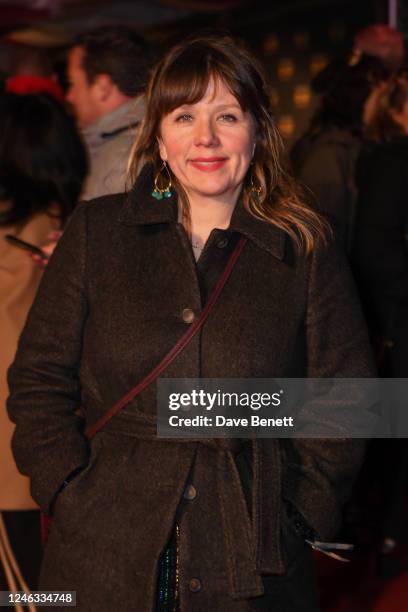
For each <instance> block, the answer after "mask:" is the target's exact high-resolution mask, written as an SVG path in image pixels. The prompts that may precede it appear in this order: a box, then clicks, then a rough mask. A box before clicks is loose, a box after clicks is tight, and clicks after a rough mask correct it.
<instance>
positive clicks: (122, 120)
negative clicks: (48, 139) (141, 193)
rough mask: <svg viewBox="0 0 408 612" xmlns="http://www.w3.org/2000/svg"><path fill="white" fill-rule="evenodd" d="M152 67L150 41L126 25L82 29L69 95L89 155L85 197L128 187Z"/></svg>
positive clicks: (71, 68) (71, 60)
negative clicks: (137, 131) (132, 154)
mask: <svg viewBox="0 0 408 612" xmlns="http://www.w3.org/2000/svg"><path fill="white" fill-rule="evenodd" d="M149 66H150V56H149V50H148V47H147V45H146V43H145V42H144V41H143V40H142V39H141V38H140V37H139V36H138V35H137V34H135V32H134V31H133V30H130V29H128V28H125V27H123V26H103V27H101V28H98V29H97V30H94V31H91V32H88V33H85V34H81V35H80V36H79V37H78V38H77V39H76V41H75V43H74V46H73V47H72V48H71V50H70V52H69V57H68V67H67V74H68V91H67V100H68V102H70V103H71V105H72V106H73V109H74V111H75V115H76V118H77V123H78V126H79V127H80V129H81V130H82V133H83V136H84V139H85V142H86V145H87V147H88V152H89V158H90V160H89V161H90V173H89V176H88V179H87V181H86V184H85V187H84V191H83V194H82V197H83V199H85V200H89V199H92V198H95V197H98V196H101V195H105V194H110V193H119V192H122V191H124V190H125V187H126V171H127V161H128V157H129V153H130V149H131V147H132V144H133V142H134V139H135V133H136V129H137V126H138V125H139V123H140V121H141V119H142V118H143V112H144V101H143V90H144V86H145V82H146V77H147V74H148V70H149Z"/></svg>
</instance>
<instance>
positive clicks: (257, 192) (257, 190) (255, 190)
mask: <svg viewBox="0 0 408 612" xmlns="http://www.w3.org/2000/svg"><path fill="white" fill-rule="evenodd" d="M261 193H262V187H261V185H258V187H257V186H256V185H255V183H254V177H253V176H252V174H251V197H252V198H254V200H257V199H258V198H259V196H260V194H261Z"/></svg>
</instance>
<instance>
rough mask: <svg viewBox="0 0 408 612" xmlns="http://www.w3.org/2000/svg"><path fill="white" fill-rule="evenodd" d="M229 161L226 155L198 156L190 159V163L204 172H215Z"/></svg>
mask: <svg viewBox="0 0 408 612" xmlns="http://www.w3.org/2000/svg"><path fill="white" fill-rule="evenodd" d="M226 162H227V158H226V157H202V158H201V157H197V158H195V159H190V164H191V165H192V166H193V167H194V168H197V170H201V171H202V172H215V170H219V169H220V168H222V166H224V164H225V163H226Z"/></svg>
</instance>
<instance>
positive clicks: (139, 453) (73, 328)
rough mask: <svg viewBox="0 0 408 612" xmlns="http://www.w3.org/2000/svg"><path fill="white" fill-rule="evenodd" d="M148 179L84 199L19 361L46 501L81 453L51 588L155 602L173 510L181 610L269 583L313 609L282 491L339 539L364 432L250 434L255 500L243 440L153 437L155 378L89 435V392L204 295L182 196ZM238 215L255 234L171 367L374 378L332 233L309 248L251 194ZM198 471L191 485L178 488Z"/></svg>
mask: <svg viewBox="0 0 408 612" xmlns="http://www.w3.org/2000/svg"><path fill="white" fill-rule="evenodd" d="M151 190H152V177H151V175H150V173H149V171H148V170H147V169H145V170H144V171H142V173H141V176H140V177H139V179H138V182H137V184H136V185H135V187H134V188H133V190H132V191H131V192H130V193H129V194H128V195H124V194H122V195H114V196H106V197H103V198H99V199H98V200H94V201H91V202H89V203H85V204H82V205H80V206H79V207H78V208H77V210H76V211H75V213H74V214H73V217H72V219H71V221H70V223H69V225H68V227H67V229H66V231H65V232H64V235H63V237H62V239H61V241H60V243H59V245H58V247H57V249H56V251H55V253H54V255H53V257H52V260H51V262H50V264H49V266H48V267H47V269H46V271H45V274H44V278H43V281H42V284H41V286H40V290H39V293H38V295H37V298H36V300H35V303H34V305H33V308H32V310H31V312H30V315H29V318H28V322H27V325H26V327H25V330H24V332H23V334H22V337H21V341H20V344H19V348H18V352H17V356H16V359H15V362H14V364H13V366H12V367H11V370H10V373H9V383H10V389H11V395H10V398H9V402H8V409H9V415H10V418H11V419H12V420H13V421H14V422H15V423H16V430H15V436H14V439H13V449H14V453H15V458H16V461H17V464H18V466H19V469H20V470H21V472H22V473H24V474H27V475H28V476H29V477H30V478H31V487H32V495H33V497H34V499H35V500H36V501H37V502H38V503H39V505H40V506H41V507H42V508H43V509H44V510H48V509H49V507H50V504H51V501H52V500H53V497H54V496H55V493H56V491H58V489H59V487H60V485H61V483H62V482H63V481H64V479H65V478H66V476H67V474H69V473H70V472H72V471H73V470H75V469H76V468H77V467H79V466H85V467H84V469H83V470H82V472H80V474H79V475H78V476H76V477H75V478H74V479H73V480H72V481H71V482H70V484H68V486H67V487H66V488H65V489H64V490H63V491H62V492H61V493H60V495H59V496H58V497H57V499H56V502H55V505H54V525H53V527H52V530H51V534H50V537H49V540H48V543H47V546H46V549H45V554H44V562H43V567H42V575H41V583H40V588H42V589H50V590H51V589H52V590H55V589H60V590H76V591H77V601H78V603H77V607H78V609H79V610H81V611H94V610H99V611H101V612H110V611H112V610H135V611H137V612H139V611H140V612H145V611H146V612H151V611H152V610H154V607H155V596H156V581H157V574H158V561H159V558H160V555H161V554H162V552H163V550H164V549H165V547H166V543H167V541H168V538H169V536H170V534H171V532H172V529H173V526H174V523H175V520H177V522H178V524H179V526H180V556H179V563H180V605H181V611H182V612H187V611H190V610H194V612H201V611H202V612H204V611H206V612H207V611H208V610H212V611H213V610H214V611H217V610H220V611H221V610H222V611H223V612H224V611H226V612H232V611H234V612H236V611H238V612H240V611H247V610H251V609H253V607H252V606H254V607H255V609H256V602H257V601H259V602H261V603H262V596H263V593H264V592H267V591H268V589H269V592H271V593H274V594H275V595H274V600H275V601H276V602H280V603H276V607H273V608H272V607H264V606H261V605H260V606H259V607H263V609H269V610H272V609H273V610H276V611H279V612H283V611H285V612H286V611H287V612H289V611H290V612H296V611H297V610H310V609H311V608H310V607H302V606H301V605H300V606H299V607H296V608H295V607H293V606H292V605H291V604H290V603H289V602H287V601H286V600H285V596H283V597H282V593H284V592H285V589H286V592H289V591H292V592H294V591H296V590H297V589H299V584H300V583H298V584H294V583H293V582H291V579H292V578H293V576H292V573H291V572H292V565H293V561H294V558H295V557H299V555H300V556H301V554H304V552H305V551H304V548H305V545H304V543H303V541H302V540H301V539H300V538H299V537H298V536H296V535H294V533H293V532H290V526H289V527H288V524H287V521H286V519H285V517H284V516H282V515H283V502H282V500H283V499H284V498H285V499H286V500H288V501H289V502H290V503H291V504H292V505H293V506H294V507H295V508H296V509H297V510H298V511H299V512H300V513H301V514H302V515H303V517H304V519H305V520H306V521H307V523H308V524H309V526H311V527H312V528H313V529H314V530H315V531H316V532H317V534H318V535H319V537H320V538H322V539H328V538H330V537H331V536H333V535H334V533H335V531H336V529H337V527H338V525H339V522H340V516H341V506H342V504H343V502H344V500H345V499H346V498H347V495H348V492H349V490H350V487H351V484H352V482H353V479H354V477H355V475H356V470H357V469H358V466H359V464H360V461H361V457H362V452H363V448H362V444H361V443H360V441H358V440H326V441H323V440H312V439H302V440H301V439H296V440H295V439H293V440H291V441H288V440H285V441H282V440H271V439H268V440H258V441H256V442H251V443H250V444H251V445H252V449H251V453H252V455H251V456H252V465H251V468H250V470H249V476H248V479H249V483H250V485H251V486H252V502H251V508H250V511H248V507H247V505H246V504H245V496H244V494H243V482H242V478H241V477H240V476H239V474H238V471H237V468H236V461H235V455H236V454H237V453H238V452H239V449H238V451H237V448H236V446H237V444H238V446H239V441H233V442H234V443H232V442H231V444H230V443H229V442H228V440H227V441H216V440H215V441H207V442H205V443H204V442H197V441H189V440H180V441H178V440H163V439H157V438H156V437H155V435H154V423H155V410H156V387H155V385H151V386H150V387H149V388H148V389H146V390H145V391H144V392H143V393H142V395H141V396H139V398H137V400H135V401H134V402H133V403H131V404H130V405H128V406H127V407H126V408H125V409H123V410H122V412H121V413H120V414H119V415H117V416H116V417H115V418H114V419H113V420H112V421H111V422H110V423H109V424H108V425H107V426H106V427H105V429H104V430H103V431H102V432H100V433H99V434H97V435H96V437H95V438H94V439H93V440H92V442H91V444H90V445H89V444H88V443H87V441H86V439H85V437H84V435H83V433H82V420H81V418H80V417H79V416H78V414H77V409H78V407H79V406H81V407H82V409H83V412H84V414H85V419H86V421H87V423H88V424H90V423H92V422H94V421H95V420H96V419H97V418H98V417H99V416H100V415H101V414H102V413H104V412H105V411H106V410H107V409H108V408H109V407H110V406H111V405H112V404H113V403H114V402H115V401H117V400H118V399H119V398H120V397H121V396H122V395H124V394H125V393H126V392H127V391H128V390H129V389H130V388H132V387H133V386H134V385H135V384H136V382H138V380H140V379H141V378H142V377H143V376H144V375H146V374H147V373H148V372H149V371H150V370H151V369H153V367H154V366H155V365H156V364H157V363H158V362H159V360H160V359H161V358H162V357H163V355H164V354H165V353H166V352H167V351H169V350H170V348H171V347H172V346H173V345H174V344H175V343H176V342H177V340H178V339H179V338H180V336H181V335H182V334H183V332H184V331H185V330H186V328H187V326H188V325H189V322H186V321H184V320H183V316H182V313H183V310H184V309H186V308H189V309H191V310H193V312H194V313H195V314H198V313H199V312H200V311H201V308H202V304H201V299H200V288H199V284H198V280H197V270H196V263H195V260H194V257H193V253H192V250H191V246H190V243H189V240H188V237H187V234H186V233H185V231H184V229H183V227H182V226H181V225H180V224H179V223H178V222H177V203H176V197H175V196H173V197H171V198H169V199H166V200H163V201H161V202H157V201H156V200H154V198H152V197H151ZM230 230H233V231H234V232H237V233H238V234H241V235H244V236H246V237H247V239H248V242H247V244H246V245H245V247H244V250H243V252H242V254H241V256H240V258H239V260H238V262H237V264H236V267H235V268H234V270H233V272H232V275H231V277H230V278H229V280H228V282H227V284H226V286H225V287H224V290H223V293H222V295H221V297H220V299H219V302H218V303H217V305H216V306H215V308H214V310H213V311H212V312H211V314H210V317H209V319H208V320H207V322H206V323H205V325H204V327H203V329H202V330H201V332H200V333H199V334H198V335H197V336H195V337H194V339H193V340H192V341H191V342H190V344H189V345H188V346H187V348H186V349H185V350H184V352H183V353H181V354H180V355H179V356H178V357H177V359H176V360H175V361H174V362H173V363H172V364H171V365H170V367H169V368H168V370H167V371H166V374H165V375H166V376H168V377H176V378H182V377H194V378H197V377H204V378H217V377H218V378H223V377H225V378H235V377H242V378H258V377H259V378H269V377H279V378H284V377H302V376H312V377H350V378H351V377H366V376H370V375H371V374H372V361H371V354H370V352H369V349H368V341H367V336H366V330H365V325H364V321H363V319H362V316H361V313H360V308H359V305H358V302H357V301H356V297H355V293H354V287H353V284H352V281H351V278H350V275H349V272H348V269H347V266H346V264H345V262H344V261H343V259H342V257H341V256H340V255H339V254H338V253H337V251H336V249H335V247H333V246H330V245H329V246H322V245H320V246H319V245H317V246H316V249H315V250H314V252H313V253H312V255H311V256H308V257H305V256H298V255H296V254H295V252H294V250H293V249H292V248H291V245H290V241H289V238H288V237H287V236H286V235H285V234H284V233H283V232H282V231H281V230H279V229H277V228H276V227H274V226H272V225H269V224H267V223H265V222H262V221H259V220H257V219H255V218H254V217H252V216H251V215H250V214H249V213H248V212H247V211H246V210H245V209H244V208H243V207H242V205H241V204H240V203H238V205H237V206H236V208H235V211H234V213H233V216H232V219H231V225H230ZM152 432H153V433H152ZM221 442H222V443H221ZM188 484H193V485H194V487H195V490H196V492H197V495H196V496H195V498H194V499H185V496H183V492H184V491H185V490H186V485H188ZM247 484H248V483H247ZM241 485H242V486H241ZM289 532H290V533H289ZM301 573H302V572H301ZM303 575H306V574H303ZM288 586H289V587H290V589H288ZM300 599H302V594H301V593H300Z"/></svg>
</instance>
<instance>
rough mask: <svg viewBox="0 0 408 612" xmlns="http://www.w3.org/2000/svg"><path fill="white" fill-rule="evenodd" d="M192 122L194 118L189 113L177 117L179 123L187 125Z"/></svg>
mask: <svg viewBox="0 0 408 612" xmlns="http://www.w3.org/2000/svg"><path fill="white" fill-rule="evenodd" d="M191 120H192V116H191V115H189V114H188V113H183V114H182V115H178V116H177V117H176V122H177V123H186V122H189V121H191Z"/></svg>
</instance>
